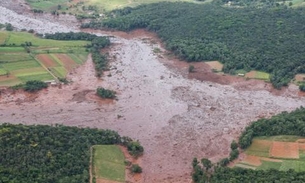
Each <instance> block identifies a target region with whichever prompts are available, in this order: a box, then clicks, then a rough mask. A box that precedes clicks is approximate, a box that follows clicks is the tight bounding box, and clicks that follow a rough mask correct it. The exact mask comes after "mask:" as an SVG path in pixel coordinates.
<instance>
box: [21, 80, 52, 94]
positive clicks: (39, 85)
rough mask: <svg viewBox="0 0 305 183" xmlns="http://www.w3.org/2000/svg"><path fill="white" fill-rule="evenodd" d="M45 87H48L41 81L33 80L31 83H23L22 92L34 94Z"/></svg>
mask: <svg viewBox="0 0 305 183" xmlns="http://www.w3.org/2000/svg"><path fill="white" fill-rule="evenodd" d="M47 87H48V85H47V84H46V83H44V82H42V81H37V80H33V81H27V82H26V83H25V85H24V90H25V91H28V92H35V91H38V90H41V89H43V88H47Z"/></svg>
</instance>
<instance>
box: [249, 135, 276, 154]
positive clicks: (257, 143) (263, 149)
mask: <svg viewBox="0 0 305 183" xmlns="http://www.w3.org/2000/svg"><path fill="white" fill-rule="evenodd" d="M271 145H272V141H267V140H266V141H265V142H264V143H262V141H261V140H259V139H253V141H252V144H251V146H250V147H248V148H247V149H246V151H245V153H246V154H248V155H253V156H260V157H269V149H270V147H271Z"/></svg>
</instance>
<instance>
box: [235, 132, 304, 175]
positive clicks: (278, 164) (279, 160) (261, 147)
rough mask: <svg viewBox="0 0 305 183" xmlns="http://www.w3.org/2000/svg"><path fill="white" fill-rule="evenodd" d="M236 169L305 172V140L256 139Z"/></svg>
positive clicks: (290, 137)
mask: <svg viewBox="0 0 305 183" xmlns="http://www.w3.org/2000/svg"><path fill="white" fill-rule="evenodd" d="M235 166H236V167H243V168H251V169H257V170H267V169H271V168H273V169H277V170H282V171H287V170H289V169H294V170H295V171H305V140H304V137H299V136H289V135H282V136H272V137H257V138H254V140H253V141H252V144H251V146H250V147H249V148H247V149H246V150H245V158H244V159H243V160H242V161H240V162H238V163H236V164H235Z"/></svg>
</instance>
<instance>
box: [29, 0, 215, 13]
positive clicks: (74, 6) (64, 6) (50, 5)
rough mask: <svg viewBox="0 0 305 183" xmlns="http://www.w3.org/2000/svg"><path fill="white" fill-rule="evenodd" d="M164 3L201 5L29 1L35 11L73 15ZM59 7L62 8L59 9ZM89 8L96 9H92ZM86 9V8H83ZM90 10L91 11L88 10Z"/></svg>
mask: <svg viewBox="0 0 305 183" xmlns="http://www.w3.org/2000/svg"><path fill="white" fill-rule="evenodd" d="M162 1H169V2H177V1H185V2H194V3H200V2H198V1H195V0H111V1H110V0H83V1H78V0H72V1H70V0H53V1H41V0H27V2H28V3H29V4H30V6H31V7H32V8H33V9H40V10H44V11H54V10H59V11H66V12H71V13H77V14H78V13H81V12H82V13H84V10H85V11H86V10H88V11H90V10H93V9H96V10H102V11H111V10H114V9H120V8H124V7H135V6H138V5H141V4H148V3H157V2H162ZM210 1H211V0H207V1H206V2H210ZM58 5H60V6H61V8H60V9H58ZM89 6H91V8H92V7H94V8H93V9H90V8H89ZM83 7H85V8H83ZM88 8H89V9H88Z"/></svg>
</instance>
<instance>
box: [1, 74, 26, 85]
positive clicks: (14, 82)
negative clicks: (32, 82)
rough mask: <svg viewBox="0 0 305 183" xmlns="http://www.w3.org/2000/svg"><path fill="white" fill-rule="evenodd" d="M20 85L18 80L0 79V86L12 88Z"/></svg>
mask: <svg viewBox="0 0 305 183" xmlns="http://www.w3.org/2000/svg"><path fill="white" fill-rule="evenodd" d="M2 77H4V76H2ZM20 83H21V81H20V80H19V79H18V78H7V79H6V78H0V86H14V85H17V84H20Z"/></svg>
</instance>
